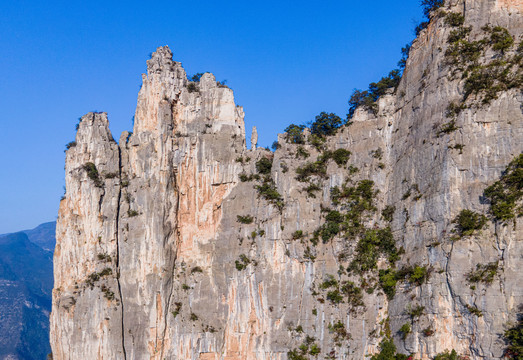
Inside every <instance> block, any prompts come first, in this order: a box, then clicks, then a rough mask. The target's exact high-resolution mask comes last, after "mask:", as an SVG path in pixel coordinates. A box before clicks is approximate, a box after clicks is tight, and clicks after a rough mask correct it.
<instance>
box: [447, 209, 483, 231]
mask: <svg viewBox="0 0 523 360" xmlns="http://www.w3.org/2000/svg"><path fill="white" fill-rule="evenodd" d="M486 222H487V218H486V217H485V216H484V215H481V214H478V213H476V212H474V211H471V210H467V209H465V210H461V211H460V213H459V214H458V216H456V218H455V219H454V220H453V223H455V224H456V232H457V233H458V235H459V236H460V237H462V236H469V235H472V234H473V233H474V231H476V230H481V229H482V228H483V227H484V226H485V223H486Z"/></svg>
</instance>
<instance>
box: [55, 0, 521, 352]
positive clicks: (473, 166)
mask: <svg viewBox="0 0 523 360" xmlns="http://www.w3.org/2000/svg"><path fill="white" fill-rule="evenodd" d="M521 7H522V4H521V2H520V1H508V0H504V1H496V0H488V1H479V0H467V1H457V0H456V1H454V2H452V4H449V5H448V6H447V9H446V11H450V10H452V11H457V12H461V13H464V15H465V25H470V26H472V28H473V29H472V32H471V36H473V37H479V36H480V33H481V31H480V29H481V27H482V26H484V25H485V24H487V23H490V24H493V25H501V26H504V27H506V28H507V29H508V30H509V31H510V33H511V34H512V35H513V36H514V37H515V38H516V39H518V41H519V39H520V37H521V34H522V32H523V16H522V11H523V9H521ZM450 32H451V29H450V28H449V26H447V25H446V24H445V21H444V19H443V17H442V16H436V17H435V18H434V19H433V20H432V21H431V23H430V25H429V26H428V28H427V29H426V30H424V31H422V32H421V34H420V36H419V37H418V38H417V39H416V40H415V42H414V43H413V46H412V50H411V53H410V56H409V59H408V62H407V67H406V69H405V72H404V75H403V78H402V80H401V83H400V85H399V87H398V89H397V91H396V92H395V93H394V94H392V93H391V94H388V95H384V96H382V97H381V98H380V99H379V101H378V111H377V113H376V114H373V113H372V112H370V111H367V110H365V109H362V108H360V109H358V110H357V111H356V114H355V115H354V118H353V119H352V120H353V123H352V125H350V126H348V127H344V128H342V129H341V130H340V131H338V133H337V134H336V135H335V136H332V137H329V138H328V140H327V142H326V144H325V147H326V148H327V149H329V150H331V151H334V150H336V149H347V150H349V151H350V152H351V156H350V159H349V161H348V163H347V164H346V165H342V166H338V165H337V164H336V163H335V162H334V161H332V160H331V161H328V163H327V164H328V165H327V168H326V175H325V176H324V177H315V176H313V177H312V181H313V182H314V183H315V184H317V185H318V187H319V188H318V190H316V191H312V192H311V193H312V195H308V194H307V191H306V190H305V187H306V186H307V184H306V183H303V182H300V181H298V180H297V179H296V169H297V168H298V167H301V166H303V165H304V164H306V163H308V162H311V161H314V160H316V159H317V157H318V156H319V155H320V152H319V151H318V150H317V149H316V148H315V147H314V146H312V145H310V144H308V143H307V144H305V145H303V149H304V150H305V151H307V152H308V153H309V155H310V156H309V157H308V158H306V159H304V158H302V157H300V156H297V155H296V153H297V145H295V144H289V143H288V142H287V141H286V140H285V137H284V136H283V135H280V137H279V139H278V142H279V144H280V145H281V147H280V148H279V149H277V150H276V151H275V152H274V153H271V152H269V151H267V150H264V149H256V148H255V147H253V149H251V150H247V148H246V145H245V142H246V140H245V130H244V122H243V117H244V113H243V109H242V108H241V107H239V106H236V105H235V103H234V97H233V93H232V90H230V89H229V88H227V87H224V86H223V85H220V84H218V83H217V82H216V80H215V78H214V76H213V75H212V74H209V73H207V74H204V75H203V76H202V77H201V79H200V81H199V82H190V81H188V80H187V77H186V74H185V71H184V69H183V68H182V66H181V64H180V63H178V62H175V61H173V60H172V54H171V52H170V50H169V48H168V47H161V48H158V49H157V51H156V52H155V53H153V55H152V57H151V59H150V60H148V61H147V74H146V75H143V85H142V88H141V90H140V92H139V95H138V105H137V109H136V114H135V125H134V131H133V133H132V134H130V133H124V134H122V136H121V138H120V141H119V144H117V143H116V142H115V141H114V140H113V138H112V136H111V134H110V132H109V130H108V121H107V117H106V114H104V113H89V114H87V115H85V116H84V117H83V118H82V120H81V122H80V124H79V130H78V133H77V138H76V146H75V147H72V148H71V149H69V150H68V151H67V157H66V188H67V193H66V197H65V199H64V200H63V201H62V202H61V204H60V213H59V219H58V224H57V245H56V250H55V258H54V267H55V289H54V292H53V312H52V315H51V344H52V348H53V355H54V359H207V360H209V359H216V360H218V359H224V360H225V359H227V360H233V359H287V358H288V352H289V351H291V350H292V349H296V348H298V347H299V346H300V345H301V344H303V343H306V342H307V339H306V337H307V336H309V337H314V340H311V341H310V344H309V348H310V346H312V345H311V344H314V345H315V346H317V348H318V350H319V351H320V354H319V355H318V358H327V359H329V358H332V359H364V358H365V357H366V356H368V355H369V354H374V353H376V352H378V351H379V344H380V341H381V340H382V339H383V338H384V337H386V336H388V335H389V334H390V335H391V336H392V337H393V339H394V341H395V344H396V346H397V348H398V351H400V352H402V353H405V354H408V353H412V354H414V355H415V357H416V358H423V359H427V358H431V357H433V356H434V355H436V354H437V353H440V352H443V351H445V350H446V349H455V350H456V351H458V352H459V353H460V354H463V355H466V356H469V357H470V358H471V359H494V358H501V357H502V354H503V348H504V343H503V341H502V339H501V337H500V335H501V334H502V333H503V331H504V329H505V327H504V326H505V324H506V323H507V322H509V321H512V320H514V319H515V314H516V312H517V307H518V305H519V304H521V303H522V302H523V290H522V287H521V284H520V274H521V271H520V269H521V268H522V267H523V258H522V256H521V254H522V246H523V245H522V240H523V232H522V230H521V229H522V226H523V222H522V218H521V217H520V218H517V219H516V220H515V221H514V223H513V224H512V223H511V224H510V225H503V224H501V223H500V222H495V221H493V220H492V219H491V220H489V221H488V223H487V227H486V228H485V229H483V230H482V231H480V232H475V233H474V234H473V235H472V236H465V237H463V238H462V239H460V240H457V241H452V240H451V237H452V235H453V234H452V230H453V229H454V228H455V225H454V224H453V223H452V221H453V219H454V218H455V217H456V216H457V214H458V213H459V212H460V211H461V210H463V209H470V210H473V211H476V212H480V213H484V214H487V213H488V209H489V206H488V204H487V203H486V202H485V201H484V199H483V197H482V194H483V190H484V189H485V188H486V187H487V186H489V185H491V184H492V183H493V182H495V181H496V180H498V179H499V177H500V175H501V173H502V171H503V170H504V169H505V168H506V166H507V164H508V163H509V162H510V161H511V160H512V159H513V158H514V157H515V156H518V155H519V154H520V153H521V152H522V151H523V112H522V109H523V107H522V103H523V94H522V92H521V89H520V88H514V89H510V90H507V91H503V92H501V93H500V94H499V96H498V97H497V98H496V99H494V100H492V101H491V103H490V104H489V105H488V106H481V107H472V108H468V109H465V110H463V111H462V112H461V113H460V114H459V115H458V116H457V117H456V127H457V130H456V131H453V132H450V133H448V134H438V129H441V127H442V126H443V125H444V124H445V123H446V122H447V121H448V119H447V118H446V117H445V113H446V110H447V108H448V105H449V103H451V102H453V101H456V100H459V99H460V98H461V97H462V93H463V81H462V80H460V78H459V77H452V76H451V75H450V71H449V65H445V58H444V56H445V55H444V54H445V49H446V48H447V47H448V44H447V36H448V35H449V33H450ZM484 56H485V57H487V56H490V54H488V53H487V54H485V55H484ZM456 144H463V145H464V148H462V151H460V150H457V149H456V148H455V147H454V146H455V145H456ZM263 157H266V158H269V159H271V160H272V169H271V170H270V177H271V178H272V181H273V182H274V185H275V188H276V189H277V192H278V193H279V194H281V197H282V199H283V203H284V205H283V207H281V203H278V202H277V201H272V202H269V201H267V200H266V199H265V198H264V197H263V196H260V194H259V192H258V191H257V189H256V186H260V185H263V184H262V181H263V180H255V179H253V180H251V181H241V180H245V179H244V177H248V176H249V175H251V174H256V171H257V169H256V165H255V164H256V162H257V161H258V160H260V159H262V158H263ZM88 163H92V164H94V166H95V168H96V173H94V172H93V171H91V172H89V170H88V169H89V166H86V164H88ZM351 167H357V168H358V169H359V171H358V172H357V173H355V174H352V175H350V174H351V171H350V169H351ZM349 177H351V178H352V181H353V182H354V183H357V182H358V181H360V180H372V181H373V182H374V188H375V189H379V193H377V195H376V198H375V205H376V210H377V211H375V212H369V213H368V216H367V217H366V218H365V219H364V225H365V226H366V227H367V228H368V229H372V228H374V227H376V228H377V227H380V228H384V227H386V226H387V222H386V221H385V220H384V219H383V218H382V217H381V216H380V213H381V211H382V210H383V209H385V207H386V206H387V205H394V206H395V208H396V211H395V212H394V215H393V217H392V221H391V223H390V226H391V230H392V233H393V235H394V238H395V240H396V244H397V247H398V248H400V247H402V248H403V249H404V250H405V253H404V254H403V255H401V256H400V259H399V261H398V262H397V264H396V267H397V268H398V269H400V268H404V267H406V266H409V265H410V266H414V265H419V266H425V267H426V268H427V269H429V270H430V276H429V277H428V278H427V279H426V281H425V282H424V283H423V284H422V285H421V286H415V285H414V284H413V283H409V282H408V281H399V282H398V286H397V289H396V295H395V296H394V298H393V299H392V300H390V301H389V300H388V298H387V297H386V296H385V294H384V293H383V292H382V291H381V290H380V288H379V286H377V276H378V273H377V271H373V272H370V273H368V274H365V275H364V276H362V277H360V276H356V275H355V274H354V273H348V272H347V271H346V269H347V267H348V265H349V264H350V262H351V259H353V258H354V255H355V251H356V250H355V249H356V245H357V242H358V241H357V238H352V237H347V236H341V235H337V236H335V237H334V238H333V239H332V240H331V241H328V242H326V243H323V242H322V241H321V239H320V241H319V243H318V244H317V245H316V246H314V245H313V244H312V243H311V242H310V241H309V239H310V238H311V237H312V234H313V233H314V232H315V230H316V229H318V227H319V226H321V225H322V224H324V223H325V212H324V211H323V209H325V208H331V209H333V208H335V205H334V204H333V203H332V201H331V197H330V193H331V188H332V187H334V186H341V185H342V184H343V183H344V182H345V181H346V180H347V179H348V178H349ZM247 180H248V179H247ZM409 190H410V192H411V195H410V196H405V195H406V194H407V193H408V192H409ZM239 216H240V217H243V220H242V219H241V218H238V217H239ZM249 217H252V221H250V219H249ZM297 231H302V233H303V234H304V235H303V238H300V236H298V235H297V233H296V232H297ZM341 255H343V256H341ZM494 261H498V262H499V264H500V269H501V271H500V272H499V273H498V274H497V275H496V276H495V278H494V280H493V282H492V283H491V284H490V285H485V284H478V285H477V286H476V288H475V289H472V288H471V285H470V284H469V283H468V282H467V281H466V274H467V273H469V272H470V271H471V270H473V269H475V267H476V264H486V263H489V262H494ZM386 267H387V261H386V259H385V258H381V259H380V261H379V262H378V268H379V269H385V268H386ZM329 275H332V276H333V277H334V279H335V280H337V281H338V282H340V283H341V282H343V281H353V282H355V284H357V285H358V286H363V285H362V282H363V281H365V282H368V283H370V284H374V285H375V286H377V287H376V289H374V286H368V287H367V288H366V290H367V291H363V292H362V300H363V303H364V305H363V306H355V305H354V303H350V302H349V301H348V299H343V301H342V302H340V303H334V302H333V301H330V300H329V294H328V290H329V289H322V288H321V286H320V285H321V284H322V283H323V282H324V281H325V280H326V279H327V280H328V279H329ZM409 306H410V307H415V306H423V307H424V309H423V312H422V314H421V315H420V316H419V317H416V318H411V316H409V315H408V314H407V313H406V312H407V311H408V308H409ZM467 306H468V307H469V308H467ZM471 306H472V307H476V308H477V309H478V310H479V311H481V312H482V316H476V315H474V314H473V313H471V311H470V307H471ZM405 323H410V324H411V330H412V331H411V333H409V334H406V336H402V335H401V333H400V332H399V329H400V328H401V327H402V325H403V324H405ZM335 324H339V326H338V329H340V328H342V329H343V330H345V331H346V333H344V332H340V331H338V332H336V331H335V329H336V327H333V326H334V325H335ZM427 329H431V330H433V331H434V333H433V334H430V335H428V336H427V335H426V334H424V330H427ZM311 351H312V350H311ZM313 354H314V351H313ZM313 354H312V355H311V354H309V355H307V356H308V357H310V358H314V355H313Z"/></svg>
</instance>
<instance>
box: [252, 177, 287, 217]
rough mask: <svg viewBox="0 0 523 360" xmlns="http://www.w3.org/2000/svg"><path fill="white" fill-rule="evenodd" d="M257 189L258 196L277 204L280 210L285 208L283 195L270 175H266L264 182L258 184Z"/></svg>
mask: <svg viewBox="0 0 523 360" xmlns="http://www.w3.org/2000/svg"><path fill="white" fill-rule="evenodd" d="M255 189H256V190H257V191H258V196H261V197H262V198H263V199H265V200H267V201H268V202H269V203H271V204H272V205H274V206H276V207H277V208H278V210H279V211H280V212H281V211H282V210H283V206H284V202H283V197H282V196H281V195H280V193H279V192H278V189H277V188H276V184H275V183H274V181H273V180H272V178H271V177H270V176H265V177H264V178H263V181H262V183H261V184H260V185H256V186H255Z"/></svg>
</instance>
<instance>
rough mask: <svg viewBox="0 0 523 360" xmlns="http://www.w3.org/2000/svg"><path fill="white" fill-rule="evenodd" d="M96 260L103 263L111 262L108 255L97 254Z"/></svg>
mask: <svg viewBox="0 0 523 360" xmlns="http://www.w3.org/2000/svg"><path fill="white" fill-rule="evenodd" d="M97 258H98V260H100V261H104V262H111V260H112V259H111V256H110V255H109V254H105V253H103V254H98V255H97Z"/></svg>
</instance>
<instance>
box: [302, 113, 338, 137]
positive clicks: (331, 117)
mask: <svg viewBox="0 0 523 360" xmlns="http://www.w3.org/2000/svg"><path fill="white" fill-rule="evenodd" d="M342 125H343V121H342V120H341V118H340V117H339V116H338V115H336V114H333V113H326V112H321V113H320V114H319V115H318V116H316V118H315V119H314V121H313V122H312V124H311V128H310V129H311V135H316V136H319V137H325V136H332V135H334V134H336V132H337V131H338V129H339V128H340V127H341V126H342Z"/></svg>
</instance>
